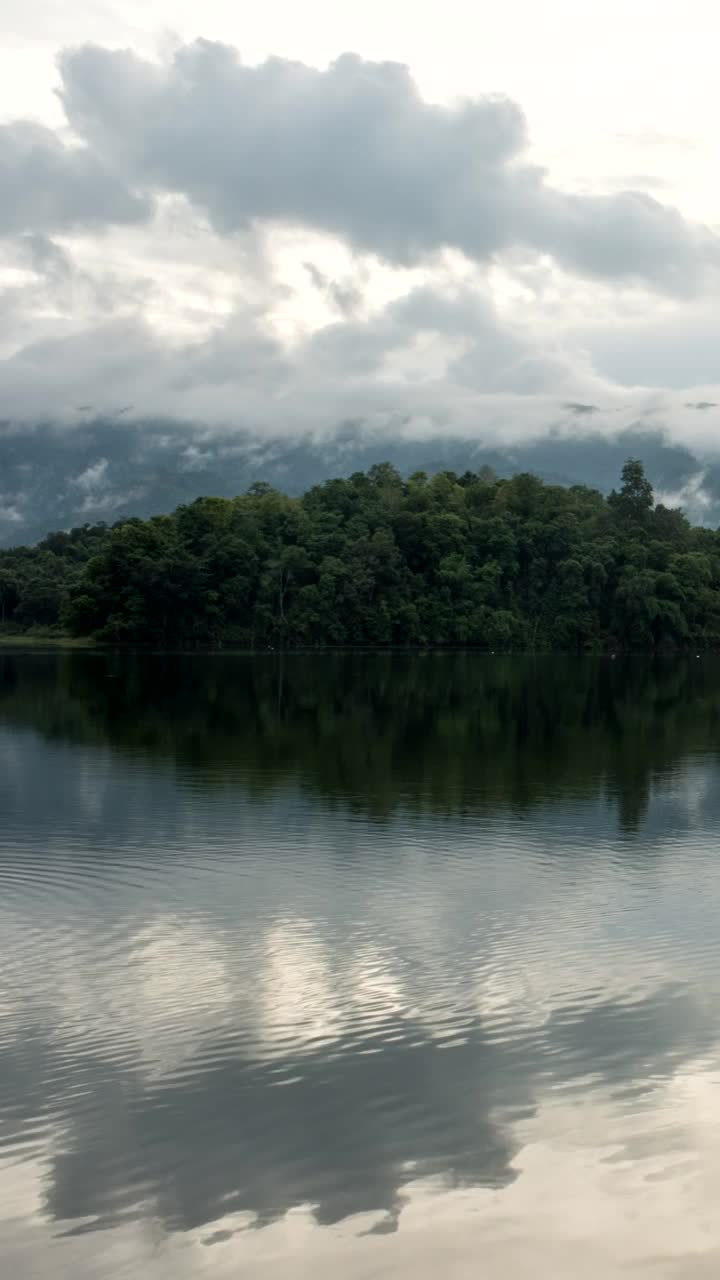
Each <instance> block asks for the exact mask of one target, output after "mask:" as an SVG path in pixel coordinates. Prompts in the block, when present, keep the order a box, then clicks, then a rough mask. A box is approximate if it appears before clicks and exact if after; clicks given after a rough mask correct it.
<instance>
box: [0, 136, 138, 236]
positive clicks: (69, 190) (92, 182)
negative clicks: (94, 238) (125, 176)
mask: <svg viewBox="0 0 720 1280" xmlns="http://www.w3.org/2000/svg"><path fill="white" fill-rule="evenodd" d="M0 190H2V193H3V198H2V201H0V234H2V235H7V234H8V233H10V234H13V233H17V232H28V231H29V232H35V233H37V232H43V231H55V230H59V229H69V228H73V227H91V226H96V227H103V226H106V225H108V224H110V223H132V222H138V221H141V220H144V219H146V218H147V217H149V215H150V212H151V203H150V201H149V199H148V198H147V197H146V196H139V195H136V194H135V193H134V192H133V191H132V190H131V189H130V188H129V187H128V186H127V185H126V184H125V183H124V182H123V181H122V179H120V178H119V177H118V176H117V174H116V173H113V171H112V170H111V169H110V168H108V166H107V165H106V164H105V163H104V162H103V160H102V159H101V157H100V156H99V155H98V154H97V152H95V151H93V150H92V149H90V148H87V147H80V146H77V147H71V146H66V145H65V144H64V143H63V142H62V141H61V140H60V138H59V137H58V136H57V134H56V133H54V132H53V130H52V129H48V128H45V127H44V126H43V125H39V124H33V123H31V122H29V121H16V122H14V123H12V124H7V125H3V126H0Z"/></svg>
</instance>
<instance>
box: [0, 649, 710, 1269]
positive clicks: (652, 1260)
mask: <svg viewBox="0 0 720 1280" xmlns="http://www.w3.org/2000/svg"><path fill="white" fill-rule="evenodd" d="M719 726H720V663H714V662H713V661H711V660H702V661H698V662H695V661H687V662H685V661H673V662H664V663H655V664H652V663H647V662H644V661H627V662H625V661H617V662H610V661H604V660H597V661H595V660H587V661H585V660H576V661H567V660H563V661H556V660H550V659H547V660H545V659H543V660H539V659H538V660H523V659H491V658H485V657H479V656H471V655H460V656H431V657H427V658H421V657H400V656H383V657H371V656H364V657H363V656H355V657H348V656H344V657H337V658H330V659H328V658H327V657H323V658H313V657H299V656H298V657H292V658H290V657H288V658H285V659H281V658H276V657H263V658H244V657H236V656H222V657H197V658H192V659H191V658H162V657H151V656H149V657H143V658H132V657H118V656H117V655H95V654H82V653H74V654H65V655H57V654H54V655H38V654H23V655H12V654H5V655H2V656H0V813H1V815H2V824H1V825H0V1061H1V1062H2V1071H0V1242H1V1244H2V1248H3V1256H4V1257H7V1259H8V1260H9V1261H8V1267H9V1269H10V1268H11V1269H12V1270H11V1273H12V1274H15V1275H17V1276H18V1277H19V1278H20V1280H24V1277H29V1276H35V1275H38V1276H40V1275H43V1276H44V1275H46V1274H48V1273H49V1272H51V1273H52V1274H54V1275H58V1276H60V1277H61V1280H66V1278H67V1280H70V1277H72V1278H73V1280H74V1278H75V1277H79V1278H80V1280H84V1278H85V1277H90V1276H93V1277H94V1276H98V1277H100V1276H103V1277H115V1276H126V1275H127V1276H130V1275H138V1274H142V1275H143V1276H149V1277H151V1280H154V1278H155V1277H161V1276H162V1277H165V1276H179V1277H181V1280H182V1278H183V1277H188V1278H190V1277H193V1278H194V1277H195V1276H196V1275H200V1274H208V1275H210V1276H218V1277H221V1278H223V1280H224V1277H225V1276H228V1277H229V1276H235V1275H237V1274H238V1273H239V1272H240V1273H241V1272H242V1270H243V1269H244V1268H245V1269H247V1270H248V1273H249V1274H252V1275H253V1276H255V1275H259V1276H262V1277H269V1278H273V1280H274V1277H278V1280H279V1277H281V1276H282V1277H285V1276H287V1275H288V1274H290V1273H292V1275H293V1276H295V1275H299V1276H302V1275H306V1274H307V1275H308V1276H309V1275H310V1274H312V1275H313V1276H316V1275H318V1274H319V1275H320V1277H323V1276H327V1277H330V1276H333V1277H334V1276H336V1275H338V1274H342V1275H347V1276H350V1277H366V1276H367V1277H369V1276H374V1275H377V1274H382V1275H389V1276H393V1275H399V1276H405V1275H407V1276H410V1275H413V1276H420V1277H426V1276H427V1277H430V1276H435V1275H436V1274H437V1273H438V1271H439V1270H440V1269H441V1268H442V1269H443V1270H444V1271H446V1272H449V1273H450V1274H451V1275H453V1276H454V1275H458V1276H465V1275H466V1274H467V1275H470V1274H472V1275H476V1274H477V1273H478V1266H479V1265H480V1262H482V1265H483V1268H484V1270H483V1274H484V1275H487V1276H489V1277H491V1280H495V1278H496V1277H497V1280H500V1277H503V1280H505V1278H506V1277H511V1278H512V1277H515V1276H518V1277H524V1276H526V1275H527V1276H530V1275H531V1274H532V1275H533V1276H536V1275H537V1273H538V1270H539V1271H540V1274H541V1275H543V1276H545V1275H547V1276H548V1277H550V1276H553V1277H555V1276H561V1277H565V1276H567V1277H570V1276H573V1277H575V1276H576V1275H577V1274H578V1273H579V1271H582V1272H583V1274H585V1275H589V1276H590V1277H591V1278H592V1280H594V1277H597V1278H598V1280H600V1277H601V1276H602V1277H606V1276H613V1275H620V1274H623V1275H624V1274H625V1269H626V1268H630V1269H631V1270H632V1273H633V1274H637V1275H638V1276H643V1277H644V1276H647V1277H650V1276H653V1277H655V1276H661V1277H664V1276H668V1277H675V1276H678V1277H680V1276H690V1277H695V1276H709V1275H710V1274H711V1273H712V1274H713V1275H715V1274H717V1269H718V1264H719V1263H720V1224H718V1223H717V1221H716V1216H717V1215H716V1212H715V1201H716V1199H717V1194H718V1190H720V1127H719V1126H720V1104H718V1102H717V1098H718V1097H719V1096H720V1093H718V1086H719V1085H720V1050H719V1045H720V976H718V975H719V974H720V969H719V967H718V959H719V958H720V929H719V928H718V925H719V924H720V875H719V873H718V866H717V853H716V851H717V848H718V836H719V835H720V788H719V787H718V761H717V745H718V729H719ZM48 1264H49V1266H48Z"/></svg>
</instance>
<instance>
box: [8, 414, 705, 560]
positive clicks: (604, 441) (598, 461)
mask: <svg viewBox="0 0 720 1280" xmlns="http://www.w3.org/2000/svg"><path fill="white" fill-rule="evenodd" d="M630 455H633V456H639V457H641V458H642V460H643V462H644V464H645V468H646V471H647V474H648V476H649V478H650V480H651V481H652V483H653V485H654V486H655V489H656V491H657V493H658V495H659V496H660V497H661V498H663V499H665V500H671V501H673V502H674V503H675V504H678V503H679V504H681V505H683V506H684V508H685V509H686V510H687V512H688V514H689V515H690V516H691V518H692V519H693V520H694V521H696V522H702V523H706V524H711V525H717V524H720V465H719V464H715V463H713V464H712V465H707V464H705V463H703V462H701V461H700V460H698V459H697V458H696V457H695V456H694V455H693V454H692V453H691V452H690V450H688V449H685V448H682V447H679V446H677V445H670V444H668V443H667V442H665V440H664V439H663V437H662V436H661V435H660V434H659V433H647V432H642V431H639V430H637V431H627V432H625V433H623V434H621V435H619V436H617V437H615V438H613V439H608V438H606V437H604V436H602V435H600V434H599V433H592V432H585V433H584V434H583V435H582V436H578V437H576V438H573V439H567V438H560V437H558V436H556V435H552V434H548V436H547V437H545V438H542V439H539V440H536V441H534V442H529V443H526V444H518V445H513V446H512V447H507V448H499V447H497V446H493V445H484V444H482V443H481V442H478V441H467V440H459V439H457V438H454V437H440V436H438V437H434V438H432V439H426V440H408V439H392V438H384V437H380V436H377V435H370V434H368V433H366V432H365V431H364V430H363V429H362V428H361V427H357V426H346V427H343V428H341V429H339V430H338V432H337V433H336V435H335V436H333V438H332V439H330V440H323V441H321V442H320V441H313V440H311V439H308V438H304V439H295V440H293V439H290V438H288V439H273V440H261V439H259V438H257V437H253V436H251V435H249V434H243V433H236V434H234V435H226V436H224V437H222V438H219V437H210V436H207V437H206V435H205V433H204V432H202V431H201V430H199V429H198V430H195V431H193V430H192V429H190V428H187V427H181V426H178V425H177V424H176V423H167V422H158V421H155V422H144V423H133V422H127V421H125V420H123V421H122V422H118V421H115V422H106V421H93V422H89V423H87V424H85V425H84V426H82V427H78V428H75V429H73V430H59V429H56V428H54V427H52V426H49V425H39V426H36V427H34V428H33V429H30V430H28V429H24V430H23V431H17V430H10V429H9V428H7V427H5V428H0V545H4V546H8V545H14V544H18V543H22V542H34V541H36V540H37V539H39V538H41V537H43V536H44V534H46V533H47V532H48V531H50V530H55V529H63V528H69V527H71V526H73V525H78V524H83V523H85V522H91V523H93V522H95V521H98V520H105V521H107V522H108V523H113V522H114V521H115V520H118V519H120V518H122V517H125V516H132V515H139V516H147V515H151V514H155V513H157V512H162V511H171V510H173V509H174V508H175V507H176V506H178V505H179V504H180V503H183V502H189V501H192V499H193V498H196V497H198V496H199V495H201V494H216V495H218V496H221V497H230V496H232V495H233V494H236V493H240V492H243V491H244V490H245V489H247V488H248V486H249V485H250V484H252V483H253V482H254V481H257V480H265V481H267V482H268V483H270V484H272V485H274V486H276V487H277V488H279V489H282V490H284V491H285V492H287V493H300V492H302V491H303V490H305V489H307V488H309V487H310V486H311V485H313V484H315V483H317V482H318V481H321V480H324V479H327V478H328V477H330V476H338V475H344V476H346V475H349V474H351V473H352V472H353V471H358V470H363V469H365V468H367V467H368V466H371V465H372V464H373V463H374V462H380V461H387V462H392V463H393V464H394V465H395V466H396V467H397V468H398V469H399V470H400V471H401V472H402V473H403V474H410V473H411V472H413V471H417V470H425V471H428V472H434V471H438V470H442V469H444V468H448V469H451V470H455V471H459V472H462V471H464V470H465V469H466V468H471V469H473V470H478V469H479V468H480V467H481V466H483V465H488V466H491V467H493V468H494V470H495V471H496V472H497V473H498V474H499V475H513V474H515V473H517V472H519V471H532V472H534V473H535V474H536V475H539V476H541V477H542V478H543V479H544V480H547V481H550V482H554V483H559V484H589V485H592V486H594V487H596V488H599V489H601V490H602V491H604V492H607V491H609V489H611V488H612V487H613V485H615V484H616V483H617V480H618V476H619V474H620V470H621V468H622V464H623V462H624V460H625V459H626V458H627V457H628V456H630Z"/></svg>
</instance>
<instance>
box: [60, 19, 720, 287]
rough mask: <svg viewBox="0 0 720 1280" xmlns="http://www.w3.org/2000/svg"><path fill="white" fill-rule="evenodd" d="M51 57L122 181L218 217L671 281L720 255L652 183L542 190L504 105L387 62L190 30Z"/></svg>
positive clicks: (424, 250) (409, 259) (407, 254)
mask: <svg viewBox="0 0 720 1280" xmlns="http://www.w3.org/2000/svg"><path fill="white" fill-rule="evenodd" d="M60 67H61V72H62V94H61V96H62V102H63V106H64V108H65V111H66V114H67V118H68V121H69V123H70V125H71V127H72V128H73V130H74V131H75V132H76V134H77V135H78V136H79V137H80V138H82V139H83V141H84V142H85V143H86V144H87V146H88V147H89V148H90V149H91V151H94V152H95V154H97V155H101V156H103V157H106V158H108V159H109V160H110V161H111V162H112V164H113V166H114V167H115V168H116V171H117V172H118V173H120V174H122V175H123V176H124V178H125V179H126V181H127V182H128V183H133V184H134V183H138V184H140V185H142V186H144V187H145V188H146V189H149V190H153V191H170V192H175V193H178V192H179V193H182V194H184V195H186V196H187V197H188V198H189V199H190V200H191V201H192V202H193V203H194V204H195V205H196V206H197V207H198V208H201V209H203V210H205V211H206V212H207V214H208V215H209V216H210V218H211V219H212V221H213V223H214V225H215V226H216V227H217V228H218V229H219V230H220V231H222V232H226V231H231V230H234V229H237V228H240V227H244V226H247V225H248V223H250V222H253V221H254V220H256V219H261V220H265V219H267V220H271V221H272V220H278V221H281V222H288V223H292V224H300V225H303V226H309V227H313V228H315V229H318V230H322V231H326V232H329V233H331V234H334V235H338V236H341V237H343V238H345V239H347V240H348V241H349V242H350V243H351V244H353V245H354V246H355V247H356V248H358V249H360V250H363V251H369V252H372V253H377V254H379V255H381V256H382V257H384V258H386V259H388V260H389V261H391V262H395V263H400V264H403V265H407V264H409V263H414V262H417V261H418V260H420V259H422V258H423V257H425V256H426V255H427V254H429V253H433V252H435V251H437V250H440V249H443V248H447V247H453V248H456V249H459V250H461V251H462V252H463V253H465V254H467V255H468V256H469V257H471V258H474V259H479V260H483V259H487V258H488V257H489V256H491V255H492V254H494V253H497V252H499V251H502V250H505V249H507V248H509V247H511V246H521V247H523V248H528V249H532V250H536V251H539V252H543V253H548V254H551V255H552V256H553V257H554V258H556V259H557V261H558V262H560V263H561V264H563V265H564V266H567V267H569V268H571V269H572V270H578V271H580V272H583V273H587V274H590V275H596V276H600V277H609V278H630V279H643V280H647V281H649V282H651V283H652V284H653V285H656V286H658V287H660V288H666V289H670V290H673V291H674V290H678V291H681V292H684V291H686V290H688V289H691V288H693V287H695V286H696V285H697V284H698V281H699V278H700V276H701V274H702V272H703V270H704V269H705V268H706V267H707V266H710V265H713V266H716V265H717V264H718V262H719V261H720V254H719V249H720V244H719V242H718V240H717V238H716V237H715V236H713V235H712V234H711V233H709V232H708V231H706V230H704V229H703V228H701V227H695V226H692V225H691V224H689V223H687V222H686V221H685V220H684V219H683V218H682V217H681V216H680V215H679V214H678V213H677V212H676V211H674V210H673V209H670V208H668V207H666V206H664V205H662V204H660V203H658V202H657V201H656V200H654V199H652V198H651V197H650V196H648V195H645V194H642V193H638V192H619V193H616V194H613V195H604V196H589V195H573V194H569V193H565V192H561V191H558V190H556V189H554V188H553V187H552V186H551V185H549V184H548V183H547V182H546V181H545V178H544V175H543V173H542V171H541V170H540V169H538V168H537V167H536V166H533V165H530V164H529V163H528V162H527V161H526V160H525V159H524V158H523V152H524V150H525V148H526V145H527V141H528V139H527V130H526V125H525V121H524V118H523V115H522V113H521V111H520V110H519V108H518V107H517V106H516V104H515V103H513V102H510V101H509V100H507V99H504V98H497V97H485V98H476V99H474V100H472V101H466V102H462V103H460V104H458V105H457V106H454V107H446V106H437V105H434V104H430V103H427V102H424V101H423V100H422V98H421V97H420V94H419V92H418V89H417V87H416V85H415V83H414V81H413V79H412V77H411V75H410V73H409V71H408V69H407V68H406V67H403V66H400V65H398V64H395V63H376V62H367V61H364V60H363V59H361V58H360V57H357V56H356V55H353V54H345V55H344V56H342V57H341V58H338V59H337V60H336V61H335V62H333V63H332V64H331V65H330V66H329V67H328V68H327V70H325V71H320V70H316V69H315V68H312V67H307V66H303V65H302V64H300V63H296V62H289V61H286V60H283V59H280V58H272V59H269V60H268V61H267V62H265V63H263V64H262V65H261V66H259V67H248V66H244V65H243V64H242V62H241V60H240V58H239V56H238V54H237V52H236V50H234V49H232V48H230V47H229V46H227V45H223V44H218V43H211V42H209V41H204V40H200V41H197V42H196V43H194V44H192V45H190V46H187V47H185V48H182V49H180V50H179V51H178V52H177V53H176V55H175V57H174V58H173V60H172V61H171V62H169V63H168V64H166V65H165V66H157V65H155V64H152V63H150V62H149V61H147V60H146V59H143V58H141V57H139V56H137V55H136V54H134V53H132V52H131V51H123V52H111V51H108V50H105V49H101V48H97V47H93V46H87V47H85V48H82V49H79V50H76V51H71V52H66V53H65V54H63V56H62V59H61V62H60Z"/></svg>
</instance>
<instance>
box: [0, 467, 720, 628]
mask: <svg viewBox="0 0 720 1280" xmlns="http://www.w3.org/2000/svg"><path fill="white" fill-rule="evenodd" d="M0 619H1V620H2V621H3V622H4V624H5V626H6V628H8V627H10V628H18V627H19V628H25V629H27V628H31V627H33V626H38V625H39V626H44V627H59V628H63V629H65V630H67V631H69V632H71V633H72V634H73V635H75V636H91V637H93V638H95V639H97V640H98V641H101V642H105V643H112V644H150V645H156V646H160V647H167V648H171V647H173V648H174V647H180V648H188V647H189V648H192V647H199V646H205V645H219V644H226V645H227V644H233V645H240V646H249V647H252V648H255V647H262V648H267V647H276V648H282V647H287V648H289V647H312V646H327V645H338V646H343V645H370V646H386V645H397V646H405V645H407V646H431V645H448V646H461V645H469V646H479V647H482V648H487V649H492V650H504V651H506V650H519V649H523V650H539V649H556V650H564V651H577V650H590V651H593V650H595V651H597V650H603V649H607V648H618V649H637V650H650V649H653V650H658V649H678V648H679V649H683V648H687V647H688V646H693V647H698V648H709V647H716V646H720V535H719V534H718V533H717V532H715V531H714V530H710V529H705V528H693V527H692V526H691V525H690V523H689V522H688V520H687V519H686V517H685V516H684V515H683V513H682V512H680V511H677V510H674V509H670V508H667V507H665V506H662V505H656V504H655V502H654V495H653V491H652V487H651V485H650V483H649V481H648V480H647V477H646V476H645V473H644V470H643V466H642V464H641V463H640V462H638V461H636V460H630V461H628V462H627V463H626V465H625V467H624V468H623V473H622V484H621V486H620V488H619V490H618V491H613V492H612V493H611V494H610V495H609V496H608V497H607V498H604V497H603V496H602V494H600V493H599V492H597V491H596V490H594V489H591V488H588V487H586V486H584V485H575V486H573V487H571V488H563V487H560V486H556V485H546V484H543V483H542V481H540V480H539V479H537V477H535V476H532V475H518V476H515V477H514V478H513V479H510V480H499V479H497V478H496V477H495V476H494V475H493V474H492V473H490V472H488V471H486V470H485V471H481V472H480V473H479V474H475V473H473V472H466V473H465V474H463V475H456V474H455V473H454V472H447V471H446V472H440V473H439V474H437V475H435V476H433V477H432V478H430V477H428V476H427V475H426V474H425V473H423V472H418V473H417V474H415V475H413V476H411V477H410V478H409V479H408V480H403V478H402V477H401V476H400V475H399V473H398V472H397V471H396V470H395V469H394V468H393V467H391V466H390V465H388V464H386V463H383V464H379V465H377V466H374V467H371V468H370V470H369V471H367V472H358V473H356V474H355V475H352V476H351V477H350V478H349V479H347V480H330V481H327V482H326V483H324V484H321V485H318V486H316V487H315V488H312V489H310V490H309V491H308V492H307V493H305V494H304V495H303V497H301V498H289V497H287V496H285V495H284V494H282V493H279V492H278V491H277V490H274V489H271V488H270V487H269V486H267V485H263V484H256V485H253V486H252V487H251V489H250V490H249V491H248V492H247V493H246V494H244V495H242V496H240V497H237V498H234V499H224V498H199V499H198V500H197V501H195V502H193V503H190V504H189V505H186V506H181V507H179V508H178V509H177V511H175V512H174V513H173V514H172V515H168V516H155V517H153V518H152V519H149V520H140V519H131V520H125V521H122V522H121V523H119V524H116V525H114V526H113V527H112V528H111V529H109V528H106V527H105V526H102V525H98V526H85V527H84V528H82V529H74V530H72V531H71V532H70V533H58V534H53V535H51V536H50V537H48V538H46V539H45V540H44V541H43V542H42V543H40V544H39V545H38V546H37V547H35V548H16V549H12V550H9V551H4V552H1V553H0Z"/></svg>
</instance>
